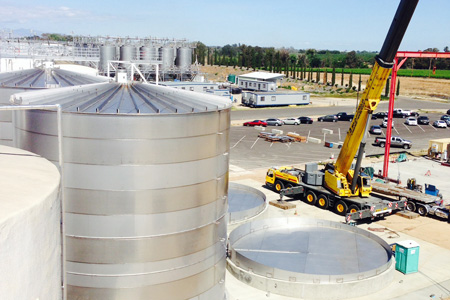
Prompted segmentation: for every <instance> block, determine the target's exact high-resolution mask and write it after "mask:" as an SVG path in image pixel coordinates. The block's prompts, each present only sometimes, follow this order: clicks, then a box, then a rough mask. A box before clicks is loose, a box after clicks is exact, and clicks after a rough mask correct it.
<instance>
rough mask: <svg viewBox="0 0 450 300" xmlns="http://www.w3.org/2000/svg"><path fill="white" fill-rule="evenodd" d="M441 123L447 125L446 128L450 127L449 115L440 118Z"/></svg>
mask: <svg viewBox="0 0 450 300" xmlns="http://www.w3.org/2000/svg"><path fill="white" fill-rule="evenodd" d="M441 120H442V121H445V123H446V124H447V127H448V126H450V116H449V115H443V116H442V117H441Z"/></svg>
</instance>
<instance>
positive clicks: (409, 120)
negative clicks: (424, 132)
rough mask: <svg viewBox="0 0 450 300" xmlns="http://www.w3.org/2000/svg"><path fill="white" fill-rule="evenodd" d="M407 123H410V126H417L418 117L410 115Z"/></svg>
mask: <svg viewBox="0 0 450 300" xmlns="http://www.w3.org/2000/svg"><path fill="white" fill-rule="evenodd" d="M405 124H406V125H409V126H417V119H416V118H413V117H408V118H407V119H406V120H405Z"/></svg>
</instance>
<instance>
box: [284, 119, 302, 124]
mask: <svg viewBox="0 0 450 300" xmlns="http://www.w3.org/2000/svg"><path fill="white" fill-rule="evenodd" d="M282 121H283V122H284V124H285V125H300V120H299V119H298V118H287V119H283V120H282Z"/></svg>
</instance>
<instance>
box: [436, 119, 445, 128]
mask: <svg viewBox="0 0 450 300" xmlns="http://www.w3.org/2000/svg"><path fill="white" fill-rule="evenodd" d="M433 126H434V127H437V128H447V123H445V121H442V120H437V121H434V123H433Z"/></svg>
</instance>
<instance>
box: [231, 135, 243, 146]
mask: <svg viewBox="0 0 450 300" xmlns="http://www.w3.org/2000/svg"><path fill="white" fill-rule="evenodd" d="M245 137H246V135H244V136H243V137H242V138H241V139H240V140H239V141H237V142H236V144H234V146H233V147H231V148H230V149H233V148H234V147H236V146H237V144H239V143H240V142H241V141H242V140H243V139H244V138H245Z"/></svg>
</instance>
